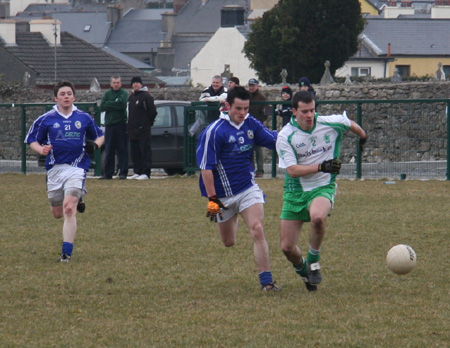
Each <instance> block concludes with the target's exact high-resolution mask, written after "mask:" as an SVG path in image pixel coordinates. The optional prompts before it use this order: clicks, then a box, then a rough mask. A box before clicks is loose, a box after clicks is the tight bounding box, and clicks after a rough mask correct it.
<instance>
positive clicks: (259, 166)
mask: <svg viewBox="0 0 450 348" xmlns="http://www.w3.org/2000/svg"><path fill="white" fill-rule="evenodd" d="M248 91H249V92H250V102H252V101H266V100H267V99H266V97H264V96H263V95H262V94H261V92H260V91H259V81H258V80H257V79H255V78H251V79H250V80H248ZM248 112H249V114H250V115H252V116H253V117H255V118H256V119H257V120H258V121H260V122H262V123H263V124H264V122H265V121H266V120H267V118H268V116H267V115H266V114H265V113H264V105H263V104H253V105H251V104H250V108H249V111H248ZM255 162H256V172H255V178H261V177H262V176H263V175H264V152H263V148H262V147H261V146H255Z"/></svg>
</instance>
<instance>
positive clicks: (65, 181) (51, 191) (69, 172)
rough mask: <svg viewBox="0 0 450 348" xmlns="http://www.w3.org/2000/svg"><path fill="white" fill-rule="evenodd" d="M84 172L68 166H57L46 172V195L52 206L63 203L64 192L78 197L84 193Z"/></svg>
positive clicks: (81, 169)
mask: <svg viewBox="0 0 450 348" xmlns="http://www.w3.org/2000/svg"><path fill="white" fill-rule="evenodd" d="M85 180H86V171H85V170H84V169H83V168H77V167H72V166H70V165H68V164H57V165H55V166H54V167H53V168H52V169H50V170H49V171H48V172H47V194H48V199H49V200H50V204H51V205H52V206H60V205H62V203H63V200H64V196H65V194H67V193H66V192H68V191H70V194H72V195H74V196H78V194H77V192H79V195H80V197H81V196H82V195H84V194H85V193H86V189H85V188H84V182H85Z"/></svg>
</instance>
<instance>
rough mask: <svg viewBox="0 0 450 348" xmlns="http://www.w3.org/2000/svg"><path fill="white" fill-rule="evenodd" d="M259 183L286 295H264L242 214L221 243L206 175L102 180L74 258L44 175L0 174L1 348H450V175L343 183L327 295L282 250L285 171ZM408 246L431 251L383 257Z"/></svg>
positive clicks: (331, 232) (326, 267)
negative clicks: (404, 268) (392, 259)
mask: <svg viewBox="0 0 450 348" xmlns="http://www.w3.org/2000/svg"><path fill="white" fill-rule="evenodd" d="M258 183H259V184H260V186H261V187H262V188H263V190H264V191H265V193H266V194H267V204H266V206H265V211H266V219H265V230H266V235H267V239H268V242H269V246H270V250H271V262H272V271H273V274H274V278H275V279H276V280H277V283H278V284H279V285H280V286H281V287H282V291H281V292H280V293H264V292H261V291H260V290H259V281H258V272H257V269H256V266H255V264H254V261H253V254H252V248H253V246H252V241H251V238H250V236H249V234H248V232H247V229H246V227H245V226H244V224H243V223H242V220H241V221H240V222H241V224H240V229H239V233H238V241H237V245H236V246H235V247H233V248H225V247H223V246H222V244H221V242H220V240H219V236H218V232H217V229H216V226H215V225H214V224H213V223H211V222H210V221H209V220H208V219H207V218H206V217H205V213H206V199H205V198H201V197H200V195H199V191H198V185H197V178H196V177H189V178H166V179H159V180H156V179H155V180H149V181H147V182H137V181H119V180H114V181H106V182H105V181H98V180H91V179H89V180H88V181H87V188H88V191H89V193H88V195H87V196H86V198H85V201H86V204H87V209H86V212H85V213H84V214H79V215H78V234H77V239H76V243H75V249H74V254H73V258H72V260H71V262H70V263H68V264H61V263H59V262H57V259H58V252H59V251H60V244H61V228H62V221H61V220H55V219H53V218H52V217H51V213H50V210H49V207H48V203H47V200H46V193H45V178H44V176H43V175H27V176H25V175H20V174H4V175H0V197H1V204H0V277H1V278H0V301H1V302H0V347H2V348H3V347H425V346H426V347H447V346H448V343H449V342H450V335H449V331H450V330H449V329H450V324H449V323H450V295H449V281H450V273H449V269H450V261H449V260H450V259H449V256H448V255H449V251H448V250H449V249H450V239H449V237H448V230H449V226H450V219H449V211H450V183H449V182H442V181H427V182H420V181H402V182H397V184H396V185H383V181H345V180H340V181H339V191H338V196H337V199H336V206H335V209H334V211H333V212H332V215H331V217H330V218H329V219H328V223H327V235H326V238H325V241H324V244H323V246H322V259H321V265H322V273H323V276H324V281H323V283H322V284H321V285H320V287H319V291H318V292H317V293H308V292H307V291H306V289H305V287H304V285H303V284H302V283H301V282H300V279H299V278H298V276H297V275H296V274H295V273H294V271H293V269H292V266H291V265H290V264H289V263H288V261H287V260H285V258H284V256H283V255H282V253H281V250H280V248H279V215H280V209H281V205H282V185H283V181H282V180H280V179H269V180H260V181H258ZM308 234H309V225H305V227H304V230H303V231H302V235H301V238H300V239H301V241H300V243H301V245H302V246H303V248H305V247H306V246H307V238H308ZM400 243H405V244H409V245H411V246H412V247H413V248H414V249H415V251H416V253H417V256H418V265H417V268H416V269H415V270H414V271H413V272H411V273H410V274H408V275H405V276H397V275H395V274H393V273H391V272H390V271H389V270H387V267H386V264H385V257H386V253H387V251H388V250H389V248H390V247H391V246H393V245H395V244H400Z"/></svg>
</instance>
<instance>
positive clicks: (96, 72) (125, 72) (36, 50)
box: [0, 32, 164, 87]
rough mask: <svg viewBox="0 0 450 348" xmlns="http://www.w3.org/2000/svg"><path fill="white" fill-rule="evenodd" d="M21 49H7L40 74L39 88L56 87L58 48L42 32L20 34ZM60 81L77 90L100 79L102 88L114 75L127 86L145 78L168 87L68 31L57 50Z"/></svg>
mask: <svg viewBox="0 0 450 348" xmlns="http://www.w3.org/2000/svg"><path fill="white" fill-rule="evenodd" d="M16 43H17V46H9V47H5V46H4V44H3V43H0V46H2V47H3V48H4V49H6V50H7V51H8V52H9V53H10V54H12V55H13V56H15V57H16V58H17V59H19V60H20V61H22V62H23V63H24V64H26V65H27V66H29V67H30V68H31V69H33V70H35V71H36V72H37V73H38V76H37V78H36V85H37V86H51V85H53V84H54V82H55V81H54V79H55V72H54V64H55V63H54V62H55V60H54V57H55V48H54V47H52V46H49V44H48V43H47V41H46V40H45V39H44V37H43V36H42V34H41V33H40V32H27V33H17V34H16ZM56 56H57V80H62V79H67V80H70V81H72V82H73V83H74V84H75V85H76V86H77V87H80V86H83V87H86V86H90V84H91V81H92V78H94V77H95V78H97V80H98V82H99V83H100V85H102V86H109V83H110V78H111V76H113V75H120V76H121V77H122V79H123V82H124V85H125V84H128V81H131V78H132V77H133V76H141V77H142V80H143V82H144V84H145V85H150V86H152V85H164V82H163V81H161V80H159V79H157V78H155V77H152V76H149V75H148V74H146V73H144V72H142V71H141V70H139V69H136V68H134V67H132V66H131V65H128V64H126V63H124V62H123V61H121V60H119V59H118V58H116V57H114V56H112V55H110V54H108V53H106V52H104V51H103V50H101V49H99V48H97V47H95V46H93V45H90V44H89V43H87V42H85V41H83V40H81V39H79V38H78V37H76V36H75V35H72V34H70V33H68V32H61V45H60V46H58V47H57V49H56Z"/></svg>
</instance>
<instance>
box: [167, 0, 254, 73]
mask: <svg viewBox="0 0 450 348" xmlns="http://www.w3.org/2000/svg"><path fill="white" fill-rule="evenodd" d="M229 5H235V6H242V7H243V8H244V9H246V10H247V9H248V8H249V0H214V1H212V0H208V1H206V3H205V4H204V5H203V6H202V0H190V1H189V2H187V3H186V5H185V6H184V7H183V8H182V9H181V11H180V12H179V13H178V14H177V18H176V30H175V32H176V34H175V35H174V36H173V37H172V43H173V47H174V49H175V60H174V67H175V68H177V69H188V68H189V64H190V63H191V60H192V59H193V58H194V57H195V56H196V55H197V53H198V52H200V50H201V49H202V48H203V46H205V44H206V43H207V42H208V41H209V40H210V39H211V37H212V36H213V35H214V33H215V32H216V31H217V29H219V27H220V24H221V9H222V8H223V7H225V6H229Z"/></svg>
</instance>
